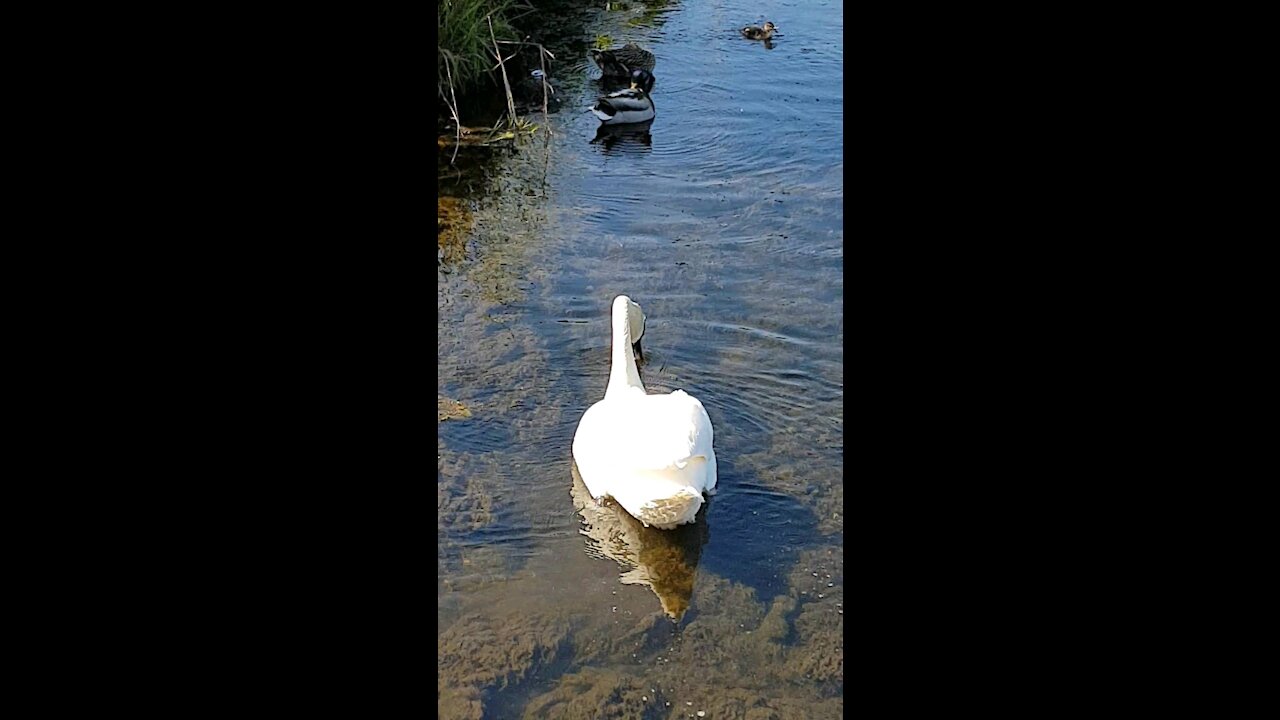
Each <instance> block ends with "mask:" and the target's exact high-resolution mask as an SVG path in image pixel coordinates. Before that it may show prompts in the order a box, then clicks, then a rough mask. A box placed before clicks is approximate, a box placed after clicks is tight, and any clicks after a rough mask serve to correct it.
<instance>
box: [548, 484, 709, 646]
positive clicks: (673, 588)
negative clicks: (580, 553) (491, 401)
mask: <svg viewBox="0 0 1280 720" xmlns="http://www.w3.org/2000/svg"><path fill="white" fill-rule="evenodd" d="M572 468H573V470H572V472H573V489H572V490H571V491H570V493H571V494H572V495H573V505H574V507H575V508H576V509H577V511H578V514H579V515H580V516H582V524H583V527H582V529H580V530H579V531H578V532H580V533H581V534H583V535H585V536H587V554H588V555H591V556H592V557H598V558H603V559H607V560H613V561H614V562H617V563H618V564H619V565H621V566H622V567H623V568H626V571H625V572H623V573H622V576H621V580H622V582H623V584H625V585H648V586H649V589H651V590H653V594H654V595H657V596H658V602H660V603H662V610H663V612H665V613H666V614H667V615H668V616H669V617H670V618H671V619H672V620H675V621H676V622H680V620H682V619H683V618H684V613H685V611H686V610H688V609H689V601H690V599H692V597H693V581H694V579H695V577H696V575H697V569H698V559H699V557H701V555H702V546H703V545H705V544H706V542H707V538H708V537H709V530H708V528H707V507H708V505H709V504H710V500H708V502H707V503H706V504H704V505H703V507H702V510H701V511H699V513H698V517H697V520H695V521H694V522H693V523H691V524H689V525H680V526H679V527H676V528H675V529H673V530H658V529H656V528H651V527H645V526H644V525H643V524H641V523H640V521H639V520H636V519H635V518H633V517H631V515H630V514H628V513H627V511H626V510H623V509H622V508H621V507H619V506H618V504H617V503H615V502H614V501H613V500H605V501H604V503H603V504H601V505H597V504H596V501H595V500H594V499H592V497H591V493H589V492H588V491H587V487H586V485H583V484H582V476H580V475H579V474H578V466H577V464H576V463H573V464H572Z"/></svg>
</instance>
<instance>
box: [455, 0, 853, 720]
mask: <svg viewBox="0 0 1280 720" xmlns="http://www.w3.org/2000/svg"><path fill="white" fill-rule="evenodd" d="M557 13H559V14H557ZM766 19H767V20H772V21H773V22H775V23H776V24H777V25H778V27H779V29H780V30H781V32H782V35H781V36H780V37H777V38H776V39H775V40H774V41H773V43H772V47H771V48H766V47H765V46H764V45H763V44H762V43H759V42H752V41H748V40H745V39H743V38H741V37H740V36H739V34H738V28H740V27H742V26H743V25H746V24H753V25H758V24H760V23H762V22H763V21H764V20H766ZM601 34H607V35H609V36H611V38H612V39H613V41H614V42H613V44H614V45H615V46H616V45H621V44H623V43H624V42H627V41H631V42H636V43H638V44H640V45H641V46H642V47H645V48H646V49H649V50H651V51H653V52H654V53H655V54H656V55H657V67H656V68H655V70H654V75H655V76H656V77H657V79H658V81H657V85H656V86H655V88H654V99H655V103H656V106H657V117H656V119H655V120H654V121H653V123H652V124H651V126H650V127H648V128H647V130H644V131H639V132H635V133H630V134H628V133H622V134H617V135H609V136H602V137H597V128H598V127H599V123H598V121H597V120H596V119H595V118H594V117H593V116H592V115H591V114H590V113H587V112H584V110H585V108H586V107H588V106H589V105H590V104H591V102H592V101H593V100H594V98H595V97H596V96H597V95H598V94H599V92H600V88H599V85H598V84H597V82H596V80H595V78H598V76H599V71H598V70H596V69H595V67H594V66H593V65H592V64H591V63H590V61H589V59H588V58H587V52H586V49H587V48H588V47H590V46H591V45H592V43H593V41H594V39H595V37H596V36H597V35H601ZM541 37H542V39H543V41H544V42H545V43H546V44H547V45H548V47H549V49H551V51H552V52H554V53H555V54H556V57H557V62H556V63H555V64H554V65H553V69H552V72H551V75H552V78H553V80H554V83H555V85H556V87H557V89H558V91H559V93H560V95H561V99H562V104H563V109H562V110H561V111H560V112H558V113H556V114H554V115H551V116H550V127H551V130H552V131H553V133H554V134H553V135H551V136H549V137H548V136H547V135H545V134H537V135H534V136H532V137H531V138H530V139H527V140H524V141H522V142H521V143H520V145H519V147H518V148H517V149H516V150H515V151H513V152H500V153H498V154H497V156H496V157H493V158H491V159H489V160H487V161H483V162H480V163H478V164H477V163H475V162H472V161H470V160H469V159H467V158H463V159H461V160H460V161H459V166H460V168H461V169H459V170H457V171H451V172H456V173H457V174H449V173H446V172H442V173H441V175H442V179H441V181H440V187H441V192H442V193H444V194H446V195H451V196H456V197H458V198H459V199H460V201H461V205H462V207H463V208H465V210H464V215H466V214H469V215H470V224H469V225H468V224H465V223H464V226H465V227H466V228H467V229H468V231H467V232H464V233H463V234H462V235H460V236H459V237H460V238H461V244H458V245H455V246H452V247H451V248H450V249H449V250H448V251H447V252H446V251H444V250H442V260H441V263H440V266H439V270H438V273H437V283H438V290H437V305H438V309H439V317H440V320H439V323H440V324H439V337H440V340H439V361H440V364H439V371H438V377H437V384H438V393H439V395H440V396H441V398H442V400H441V415H449V416H453V415H455V414H456V408H457V407H458V406H456V405H453V404H452V401H457V402H459V403H461V404H462V406H464V407H465V408H466V410H467V411H468V412H469V413H470V416H469V417H458V418H457V419H448V420H445V421H443V422H441V424H440V426H439V436H438V456H439V459H438V465H439V473H438V490H437V522H438V529H437V539H438V546H439V549H438V557H437V560H438V569H437V592H438V598H439V607H438V614H439V621H440V622H439V633H440V634H439V636H438V642H439V645H438V648H437V654H438V667H439V671H440V679H439V688H438V691H439V702H438V707H439V710H440V712H441V713H442V714H443V715H444V716H445V717H486V718H506V717H522V716H523V717H557V718H559V717H565V718H573V717H583V718H587V717H664V718H665V717H687V716H689V715H694V714H695V713H696V712H697V711H698V710H703V711H705V712H706V713H707V714H706V717H709V718H725V717H761V718H763V717H779V718H784V717H808V718H820V717H840V716H841V714H842V710H843V690H844V669H843V660H844V654H843V652H844V649H843V638H842V632H843V621H844V616H843V604H844V573H843V528H844V524H843V521H844V520H843V509H842V504H843V498H844V492H843V482H844V477H843V459H842V452H843V445H844V434H843V423H842V414H843V409H844V376H843V359H844V358H843V342H844V325H843V308H842V304H843V279H842V263H843V242H844V233H843V205H844V201H843V162H844V159H843V138H842V132H843V128H842V123H843V87H842V82H843V80H842V75H843V70H842V63H843V48H842V42H843V9H842V5H841V4H840V3H837V2H798V1H797V2H772V3H770V2H766V3H760V4H748V3H745V2H741V1H734V2H707V3H692V2H690V3H667V4H665V5H661V6H660V4H657V3H651V4H650V5H649V6H647V7H646V6H645V5H643V4H640V3H632V4H631V8H630V9H627V10H620V11H604V10H602V9H598V8H589V9H581V10H574V9H571V8H565V9H561V10H558V11H554V12H548V13H547V17H546V23H545V24H544V26H543V28H542V33H541ZM530 119H531V120H534V121H535V122H538V123H540V124H541V123H543V119H542V117H541V115H535V116H530ZM459 178H460V179H459ZM618 294H627V295H629V296H631V297H632V299H634V300H636V301H637V302H638V303H639V304H640V305H641V306H642V307H643V309H644V312H645V314H646V315H647V316H648V324H647V327H646V331H645V337H644V350H645V355H646V362H645V363H644V364H643V365H642V366H641V370H640V372H641V376H642V378H643V380H644V383H645V385H646V387H647V388H648V390H649V391H650V392H669V391H671V390H675V389H683V390H685V391H686V392H688V393H689V394H691V395H693V396H695V397H697V398H699V399H700V400H701V401H702V402H703V404H704V405H705V406H706V408H707V412H708V413H709V415H710V417H711V420H712V423H713V425H714V426H715V445H716V454H717V458H718V460H719V471H720V474H719V492H718V494H717V495H715V496H714V497H713V498H712V499H711V500H710V502H709V503H708V504H707V506H706V507H705V509H704V510H703V512H702V513H701V514H700V515H699V517H698V522H697V524H695V525H693V526H685V527H682V528H680V529H678V530H676V531H671V532H663V531H657V530H653V529H651V528H643V527H641V526H640V525H639V524H638V523H636V522H635V521H634V520H632V519H631V518H630V517H629V516H627V515H626V514H625V512H623V511H621V510H620V509H618V508H616V507H614V506H612V505H609V504H607V505H605V506H604V507H596V506H595V505H594V503H592V502H591V501H590V500H589V499H586V498H585V494H584V492H583V489H582V487H581V483H580V481H579V480H577V479H576V478H575V471H574V469H573V465H572V455H571V451H570V446H571V444H572V440H573V433H574V430H575V428H576V426H577V422H578V420H579V418H580V417H581V416H582V413H583V412H584V411H585V410H586V409H587V407H589V406H590V405H591V404H592V403H594V402H596V401H598V400H599V399H601V397H603V394H604V388H605V385H606V383H607V376H608V371H609V343H610V334H609V333H610V326H609V309H610V303H611V301H612V299H613V297H614V296H615V295H618ZM642 698H643V699H642ZM668 702H669V703H670V706H669V707H668V706H667V705H666V703H668ZM686 703H693V704H692V705H688V704H686Z"/></svg>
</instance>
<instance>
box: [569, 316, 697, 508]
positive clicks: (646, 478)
mask: <svg viewBox="0 0 1280 720" xmlns="http://www.w3.org/2000/svg"><path fill="white" fill-rule="evenodd" d="M643 318H644V316H643V314H641V312H640V306H639V305H636V304H635V303H633V302H631V299H630V298H628V297H627V296H625V295H619V296H618V297H617V298H616V299H615V300H614V301H613V351H612V352H613V360H612V367H611V369H610V371H609V386H608V388H607V389H606V390H605V393H604V399H603V400H601V401H600V402H598V403H596V404H594V405H592V406H591V407H590V408H587V412H586V413H584V414H583V416H582V420H581V421H579V423H578V431H577V433H576V434H575V435H574V437H573V459H574V461H575V462H577V464H578V472H579V474H580V475H581V476H582V482H583V484H584V485H586V487H587V490H588V491H590V493H591V496H592V497H594V498H597V499H601V498H604V497H612V498H613V499H614V500H615V501H617V503H618V504H619V505H621V506H622V507H623V509H625V510H626V511H627V512H629V513H631V515H632V517H634V518H635V519H637V520H639V521H640V522H642V523H644V524H645V525H646V526H649V525H652V526H654V527H657V528H660V529H663V530H669V529H671V528H673V527H675V526H676V525H681V524H684V523H690V522H693V521H694V517H695V516H696V515H697V514H698V509H699V508H701V507H702V503H703V493H704V492H705V493H713V492H714V491H715V487H716V454H715V451H714V450H713V449H712V431H711V418H709V417H707V411H706V409H705V408H703V407H702V403H700V402H698V400H697V399H696V398H693V397H690V396H689V395H688V394H686V393H685V392H684V391H683V390H676V391H675V392H673V393H670V394H667V395H649V394H648V393H646V392H645V390H644V385H643V384H642V383H641V382H640V373H639V371H638V370H637V369H636V360H635V356H634V355H632V352H631V344H632V342H633V339H634V340H639V338H640V335H641V334H642V333H643V332H644V325H643V323H644V319H643Z"/></svg>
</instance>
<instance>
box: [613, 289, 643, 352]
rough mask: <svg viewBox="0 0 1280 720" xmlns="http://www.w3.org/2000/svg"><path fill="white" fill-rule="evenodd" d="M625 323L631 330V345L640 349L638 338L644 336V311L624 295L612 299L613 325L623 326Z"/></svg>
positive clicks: (616, 326)
mask: <svg viewBox="0 0 1280 720" xmlns="http://www.w3.org/2000/svg"><path fill="white" fill-rule="evenodd" d="M623 323H626V327H627V329H628V330H629V331H630V332H631V346H632V347H633V348H635V349H636V350H637V351H640V338H641V337H643V336H644V312H643V311H642V310H641V309H640V306H639V305H638V304H636V302H635V301H633V300H632V299H631V298H629V297H627V296H626V295H619V296H618V297H616V298H614V299H613V326H614V327H615V328H620V327H623Z"/></svg>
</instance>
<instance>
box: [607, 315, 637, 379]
mask: <svg viewBox="0 0 1280 720" xmlns="http://www.w3.org/2000/svg"><path fill="white" fill-rule="evenodd" d="M633 387H636V388H640V389H641V390H644V384H643V383H641V382H640V371H639V370H638V369H636V358H635V355H634V354H632V352H631V320H630V318H629V317H628V314H627V311H626V310H624V311H622V312H620V313H615V314H614V316H613V360H612V366H611V367H610V368H609V387H608V388H606V389H605V391H604V395H605V397H609V396H610V395H613V394H615V393H618V392H622V391H624V390H626V389H627V388H633Z"/></svg>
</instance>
